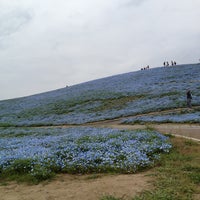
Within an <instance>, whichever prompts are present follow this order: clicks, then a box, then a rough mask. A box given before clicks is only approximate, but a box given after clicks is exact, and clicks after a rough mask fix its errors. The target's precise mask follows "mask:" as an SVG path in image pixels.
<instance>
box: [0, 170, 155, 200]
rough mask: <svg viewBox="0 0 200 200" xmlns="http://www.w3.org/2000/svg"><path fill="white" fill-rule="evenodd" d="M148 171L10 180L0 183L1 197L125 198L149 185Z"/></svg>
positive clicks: (59, 199)
mask: <svg viewBox="0 0 200 200" xmlns="http://www.w3.org/2000/svg"><path fill="white" fill-rule="evenodd" d="M151 179H152V178H151V176H148V173H147V172H144V173H139V174H129V175H128V174H127V175H98V176H97V177H93V176H92V175H66V174H65V175H58V176H57V178H56V179H55V180H53V181H51V182H46V183H41V184H39V185H31V186H30V185H24V184H16V183H9V184H8V185H7V186H0V199H1V200H38V199H39V200H68V199H69V200H98V199H100V198H101V197H103V196H105V195H113V196H115V197H119V198H123V199H131V197H133V196H135V195H136V194H138V193H140V192H142V191H143V190H146V189H150V188H151V187H152V186H151Z"/></svg>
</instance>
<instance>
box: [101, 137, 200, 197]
mask: <svg viewBox="0 0 200 200" xmlns="http://www.w3.org/2000/svg"><path fill="white" fill-rule="evenodd" d="M171 141H172V143H173V145H174V148H173V150H172V151H171V153H169V154H167V155H166V154H165V155H163V156H162V159H161V161H159V163H157V166H156V167H155V168H154V169H153V170H152V177H153V182H152V185H153V186H154V189H153V190H148V191H143V192H142V193H141V194H140V195H138V196H136V197H133V198H132V200H193V199H199V196H200V156H199V152H200V145H199V143H197V142H194V141H190V140H185V139H182V138H176V137H171ZM197 196H198V197H197ZM100 200H121V199H119V198H115V197H113V196H104V197H102V198H101V199H100ZM123 200H124V199H123Z"/></svg>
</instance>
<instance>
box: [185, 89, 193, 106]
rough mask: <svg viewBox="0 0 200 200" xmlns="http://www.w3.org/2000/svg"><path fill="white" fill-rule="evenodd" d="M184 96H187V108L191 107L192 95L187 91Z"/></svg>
mask: <svg viewBox="0 0 200 200" xmlns="http://www.w3.org/2000/svg"><path fill="white" fill-rule="evenodd" d="M186 96H187V107H188V108H191V107H192V94H191V91H190V90H188V91H187V93H186Z"/></svg>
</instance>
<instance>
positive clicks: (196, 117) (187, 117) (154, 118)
mask: <svg viewBox="0 0 200 200" xmlns="http://www.w3.org/2000/svg"><path fill="white" fill-rule="evenodd" d="M122 123H123V124H143V123H200V112H199V111H196V112H188V113H172V114H162V115H148V116H139V117H130V118H127V119H123V120H122Z"/></svg>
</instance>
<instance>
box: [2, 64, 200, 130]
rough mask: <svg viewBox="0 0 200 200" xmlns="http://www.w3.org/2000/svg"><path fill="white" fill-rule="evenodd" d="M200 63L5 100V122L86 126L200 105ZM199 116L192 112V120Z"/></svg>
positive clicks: (119, 76)
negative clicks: (188, 100)
mask: <svg viewBox="0 0 200 200" xmlns="http://www.w3.org/2000/svg"><path fill="white" fill-rule="evenodd" d="M199 67H200V64H190V65H189V64H188V65H179V66H174V67H165V68H164V67H160V68H154V69H150V70H142V71H137V72H130V73H126V74H120V75H116V76H111V77H107V78H102V79H98V80H94V81H90V82H86V83H82V84H78V85H74V86H69V87H66V88H62V89H59V90H55V91H51V92H46V93H42V94H37V95H33V96H29V97H23V98H18V99H11V100H4V101H0V126H1V127H8V126H43V125H62V124H83V123H87V122H93V121H100V120H105V119H113V118H117V117H122V116H123V117H126V116H134V115H136V114H141V113H149V112H154V111H162V110H168V109H174V108H183V107H186V91H187V90H188V89H190V90H191V92H192V96H193V99H192V105H193V106H199V105H200V87H199V83H200V78H199V77H200V70H199ZM197 117H198V115H193V117H192V119H194V118H197Z"/></svg>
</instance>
